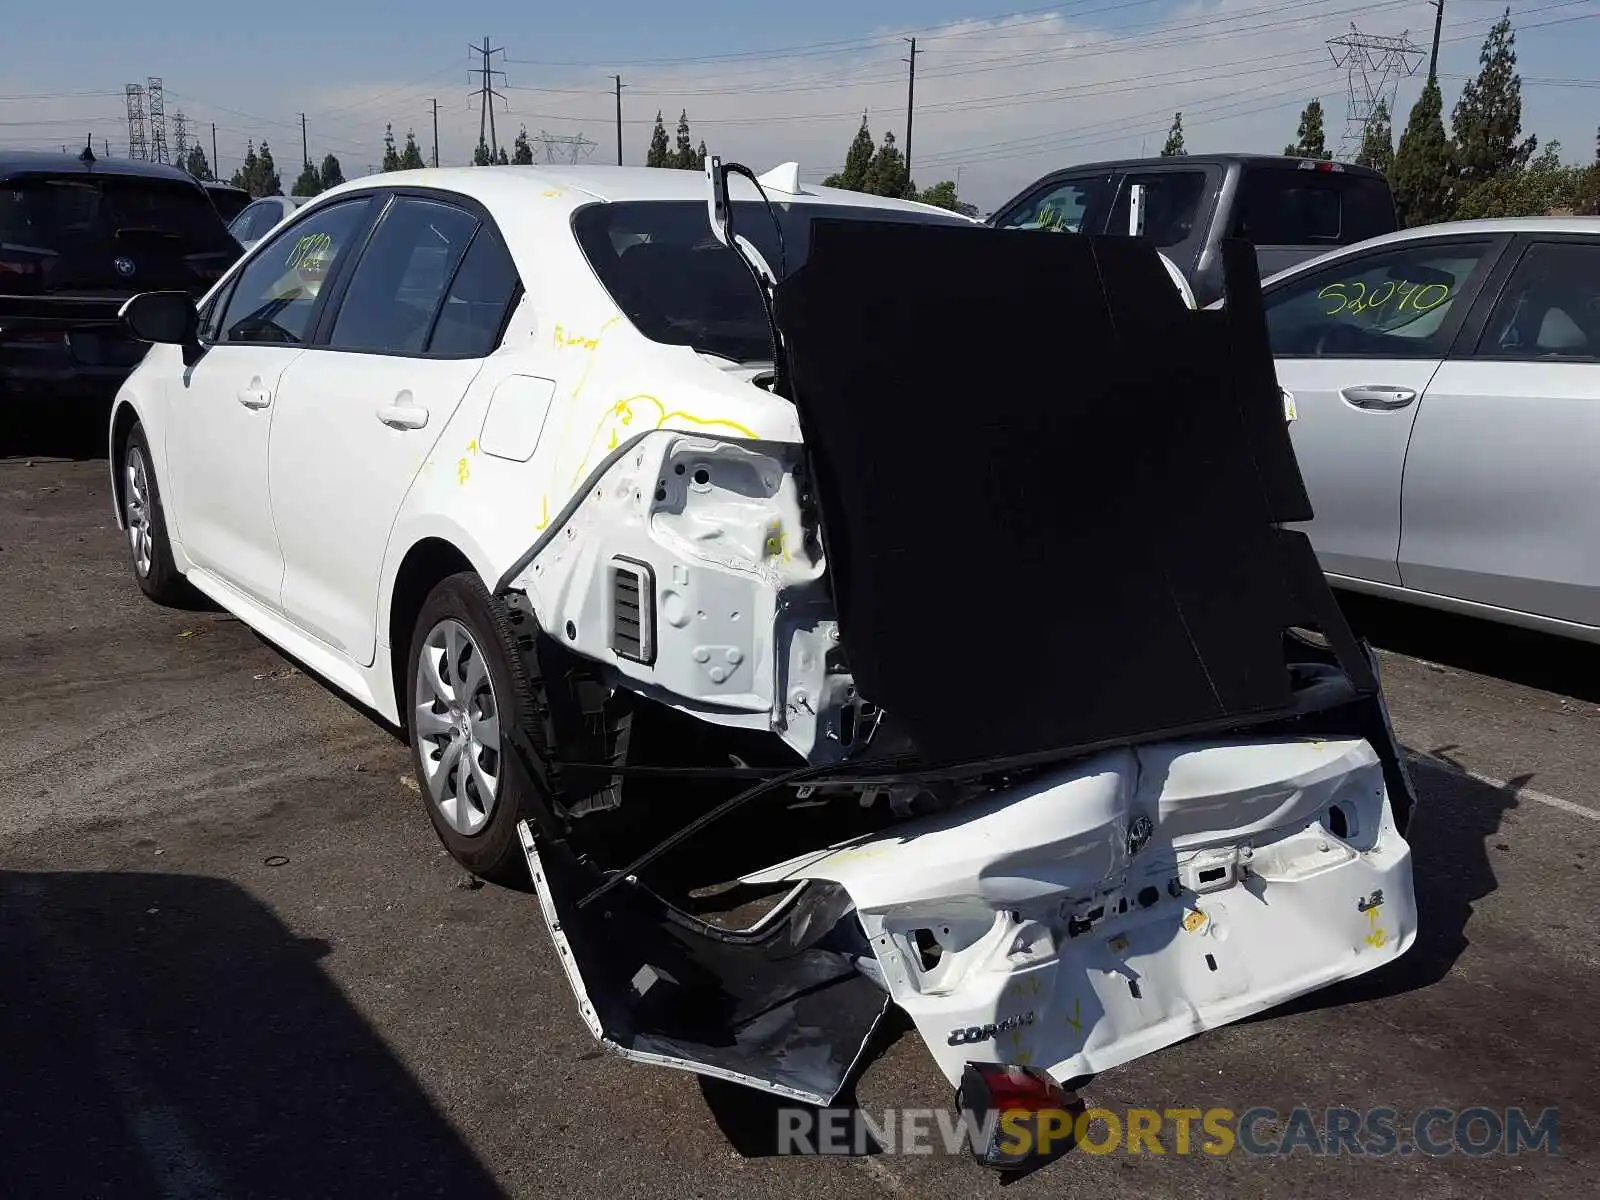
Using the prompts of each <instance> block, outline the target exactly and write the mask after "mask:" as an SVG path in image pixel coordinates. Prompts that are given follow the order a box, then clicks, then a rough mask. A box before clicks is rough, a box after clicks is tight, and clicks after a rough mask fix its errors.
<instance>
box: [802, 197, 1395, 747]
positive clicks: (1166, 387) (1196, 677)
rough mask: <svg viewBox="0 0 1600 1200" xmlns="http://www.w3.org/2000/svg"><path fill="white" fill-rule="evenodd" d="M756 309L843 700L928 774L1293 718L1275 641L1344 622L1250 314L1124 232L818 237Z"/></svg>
mask: <svg viewBox="0 0 1600 1200" xmlns="http://www.w3.org/2000/svg"><path fill="white" fill-rule="evenodd" d="M1228 261H1229V264H1230V268H1231V271H1232V273H1231V274H1230V276H1229V281H1230V287H1232V288H1233V289H1234V291H1235V292H1238V293H1240V294H1244V293H1247V292H1248V290H1249V287H1250V286H1251V285H1252V284H1253V283H1254V280H1253V279H1252V278H1250V277H1249V276H1248V274H1247V270H1248V263H1247V262H1245V261H1244V260H1241V259H1239V258H1238V257H1237V256H1232V257H1230V258H1229V260H1228ZM868 279H893V280H894V281H895V295H894V298H893V300H892V302H891V301H889V300H888V299H887V298H886V297H885V296H884V295H883V294H882V292H881V290H879V289H875V288H871V287H864V286H863V284H862V281H863V280H868ZM776 311H777V317H778V322H779V325H780V327H781V329H782V331H783V336H784V340H785V345H786V347H787V349H788V353H789V357H790V365H791V372H792V381H793V396H794V400H795V403H796V406H797V408H798V410H799V414H800V419H801V426H802V430H803V433H804V436H805V442H806V448H807V453H808V457H809V461H810V463H811V466H812V475H813V477H814V480H815V483H816V491H817V503H818V508H819V511H820V522H821V527H822V538H823V542H824V545H825V547H826V550H827V555H828V564H829V579H830V583H831V587H832V593H833V597H834V600H835V603H836V605H837V608H838V618H839V622H840V630H841V634H842V638H843V644H844V647H845V650H846V653H847V654H848V656H849V659H850V663H851V668H852V672H853V674H854V676H855V681H856V684H857V686H858V687H859V689H860V691H861V693H862V694H863V695H864V696H866V697H867V698H869V699H871V700H873V701H874V702H876V703H877V704H879V705H880V706H881V707H882V708H883V709H884V710H885V711H886V712H888V713H890V714H892V715H893V717H894V718H895V719H896V720H897V721H898V722H900V723H902V724H903V725H904V726H905V727H906V728H907V729H909V730H910V731H911V736H912V740H913V741H914V742H915V744H916V745H917V746H918V748H919V749H920V750H921V751H922V752H923V753H924V754H925V755H926V756H927V757H929V758H930V759H931V760H934V761H949V760H959V759H962V758H968V757H983V756H987V755H999V754H1011V753H1030V752H1034V751H1047V750H1049V749H1052V748H1056V749H1061V750H1063V751H1066V750H1070V748H1072V747H1074V746H1079V745H1083V744H1087V743H1091V742H1095V741H1098V740H1101V739H1104V738H1108V737H1117V736H1127V737H1131V738H1137V737H1140V736H1142V735H1144V734H1146V733H1147V732H1148V731H1150V730H1155V729H1169V728H1176V727H1183V726H1187V725H1201V724H1204V723H1206V722H1213V723H1216V724H1218V725H1225V724H1229V723H1233V724H1236V723H1239V722H1249V721H1267V720H1272V719H1276V718H1278V717H1281V716H1282V715H1284V714H1285V713H1287V712H1288V711H1289V710H1290V708H1291V707H1292V702H1293V697H1292V693H1291V686H1290V677H1289V672H1288V667H1287V663H1286V660H1285V657H1284V652H1283V644H1282V640H1283V631H1284V630H1285V629H1286V628H1288V627H1290V626H1292V625H1296V624H1317V625H1319V626H1322V627H1324V628H1326V623H1327V622H1329V621H1331V622H1332V623H1334V624H1335V625H1337V626H1339V627H1340V629H1342V621H1341V620H1340V618H1339V616H1338V613H1337V609H1336V606H1334V605H1332V603H1331V595H1329V594H1328V592H1327V585H1326V583H1325V581H1324V580H1323V578H1322V575H1321V572H1320V570H1318V569H1317V566H1316V562H1315V557H1314V556H1313V555H1311V554H1310V553H1309V551H1308V548H1307V547H1306V546H1304V545H1303V543H1304V541H1305V539H1304V536H1303V535H1301V534H1299V533H1291V532H1287V531H1284V530H1282V529H1280V528H1279V523H1280V522H1283V521H1286V520H1297V519H1301V517H1302V516H1303V515H1307V514H1306V510H1307V507H1308V506H1307V504H1306V500H1305V494H1304V488H1303V486H1302V485H1301V484H1300V481H1299V477H1298V472H1297V470H1296V469H1295V465H1294V458H1293V451H1292V448H1291V447H1290V444H1289V441H1288V435H1287V431H1286V429H1285V426H1284V419H1283V406H1282V401H1281V397H1280V395H1279V393H1278V391H1277V388H1276V384H1275V383H1273V382H1272V381H1271V358H1270V355H1269V354H1268V353H1267V351H1266V344H1265V340H1264V339H1265V334H1264V330H1256V329H1255V328H1254V325H1253V323H1252V317H1256V318H1258V317H1259V310H1252V309H1251V308H1250V307H1249V306H1248V305H1240V306H1237V307H1236V306H1234V305H1233V304H1231V303H1230V304H1229V306H1228V309H1227V310H1225V311H1223V312H1194V311H1191V310H1189V309H1188V308H1186V307H1185V305H1184V304H1183V302H1182V300H1181V298H1180V297H1179V296H1177V295H1176V294H1175V292H1174V290H1173V288H1172V286H1171V283H1170V280H1169V279H1168V278H1167V276H1166V274H1165V272H1164V270H1163V268H1162V266H1161V264H1160V261H1159V258H1158V256H1157V255H1156V253H1155V252H1154V250H1153V249H1151V248H1150V247H1149V246H1147V245H1144V244H1143V243H1140V242H1138V241H1135V240H1130V239H1126V238H1106V239H1097V238H1079V237H1071V238H1065V237H1064V238H1049V239H1041V238H1035V237H1031V236H1029V235H1027V234H1025V233H1018V234H1014V235H1013V234H1010V233H1008V232H1006V231H997V230H987V229H967V228H961V227H942V226H913V225H904V226H893V225H889V224H881V225H877V226H869V225H864V224H860V223H855V224H845V223H836V222H831V221H827V220H818V221H816V222H814V225H813V229H812V236H811V244H810V251H809V255H808V258H807V260H806V262H805V264H804V266H802V267H801V268H800V269H799V270H798V271H796V272H795V273H794V274H793V275H792V276H790V277H789V278H788V279H786V280H785V281H783V282H782V283H780V284H779V286H778V288H777V290H776ZM1041 320H1047V321H1048V325H1041ZM1258 335H1259V336H1258ZM885 347H893V353H892V354H891V353H886V352H885ZM1258 359H1259V362H1258V361H1257V360H1258ZM1262 364H1264V367H1265V372H1264V373H1263V370H1261V369H1260V368H1261V367H1262ZM957 548H958V549H959V563H960V566H959V569H955V570H949V569H945V568H944V566H943V564H945V563H948V562H950V561H952V559H951V555H952V552H953V550H956V549H957ZM1324 597H1326V598H1327V600H1328V603H1327V604H1324V603H1323V602H1322V601H1323V599H1324ZM953 619H954V620H956V621H958V622H959V623H960V626H961V627H962V629H963V630H964V632H963V635H962V640H963V650H962V653H960V654H959V655H952V654H949V653H947V652H945V647H946V646H947V644H948V640H949V637H950V636H951V629H952V620H953ZM1330 636H1332V634H1330ZM1336 641H1337V642H1340V643H1344V644H1343V645H1341V646H1340V655H1341V660H1343V659H1344V658H1345V657H1346V655H1345V653H1344V651H1345V649H1347V648H1348V647H1349V646H1353V642H1350V641H1349V640H1348V639H1347V638H1343V637H1340V638H1337V639H1336ZM1352 658H1353V661H1343V662H1342V665H1343V666H1344V668H1345V670H1346V673H1347V674H1348V675H1350V677H1351V678H1352V680H1354V681H1356V682H1357V684H1358V686H1360V687H1361V688H1362V689H1363V690H1368V691H1370V690H1371V688H1372V686H1373V684H1372V680H1371V678H1370V676H1368V675H1367V673H1366V671H1365V668H1364V664H1363V663H1362V662H1361V660H1360V658H1359V656H1358V655H1357V656H1352ZM952 697H965V698H967V699H966V700H964V701H963V702H961V703H953V702H952Z"/></svg>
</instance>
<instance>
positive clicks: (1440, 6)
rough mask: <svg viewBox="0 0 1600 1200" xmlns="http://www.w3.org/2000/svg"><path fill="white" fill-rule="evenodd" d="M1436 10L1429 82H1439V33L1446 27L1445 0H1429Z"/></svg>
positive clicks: (1429, 61) (1429, 60)
mask: <svg viewBox="0 0 1600 1200" xmlns="http://www.w3.org/2000/svg"><path fill="white" fill-rule="evenodd" d="M1428 3H1429V4H1431V5H1433V7H1434V9H1435V10H1436V11H1435V12H1434V14H1433V54H1432V56H1431V57H1430V58H1429V59H1428V82H1429V83H1438V82H1439V34H1440V32H1441V31H1442V30H1443V29H1444V0H1428Z"/></svg>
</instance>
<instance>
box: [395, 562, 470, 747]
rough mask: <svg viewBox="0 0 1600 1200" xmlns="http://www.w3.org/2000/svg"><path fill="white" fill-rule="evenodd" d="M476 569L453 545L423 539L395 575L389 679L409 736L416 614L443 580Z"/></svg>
mask: <svg viewBox="0 0 1600 1200" xmlns="http://www.w3.org/2000/svg"><path fill="white" fill-rule="evenodd" d="M476 569H477V568H476V567H475V566H474V565H473V563H472V560H471V559H470V558H468V557H467V555H466V553H465V552H464V551H462V550H461V549H460V547H458V546H456V545H455V544H454V543H452V542H449V541H446V540H445V539H444V538H441V537H424V538H421V539H420V540H418V541H417V542H415V543H413V544H412V546H411V547H410V548H409V549H408V550H407V551H406V553H405V557H404V558H402V559H401V560H400V566H399V568H398V569H397V570H396V571H395V576H394V587H393V589H392V590H391V592H390V596H389V619H388V624H387V626H386V629H387V632H388V637H389V679H390V683H391V685H392V686H393V687H394V698H395V711H396V713H397V716H398V724H399V725H400V727H401V728H402V729H404V730H405V731H406V732H407V733H408V734H409V733H410V731H411V720H410V712H409V710H408V706H407V703H406V672H407V670H408V669H409V664H408V663H407V661H406V656H407V654H408V653H409V652H410V646H411V633H412V627H413V626H414V625H415V624H416V621H417V614H418V613H420V612H421V611H422V605H423V602H424V601H426V600H427V598H428V593H429V592H431V591H433V589H434V588H435V587H436V586H438V584H439V583H440V582H441V581H442V580H445V579H447V578H449V577H450V576H451V575H455V574H458V573H460V572H462V571H475V570H476Z"/></svg>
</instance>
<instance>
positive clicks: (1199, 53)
mask: <svg viewBox="0 0 1600 1200" xmlns="http://www.w3.org/2000/svg"><path fill="white" fill-rule="evenodd" d="M1080 7H1081V6H1080ZM1100 7H1101V8H1102V9H1103V8H1104V7H1105V6H1104V5H1101V6H1100ZM1419 8H1427V6H1426V5H1425V4H1422V3H1419V2H1418V0H1398V2H1390V3H1388V4H1381V5H1374V4H1372V3H1366V4H1363V3H1361V0H1284V2H1282V3H1279V4H1276V5H1274V6H1271V7H1268V6H1267V5H1266V4H1265V3H1264V2H1263V0H1225V2H1223V3H1220V4H1218V3H1209V4H1192V5H1189V6H1186V7H1185V8H1184V9H1182V10H1180V11H1178V12H1177V13H1175V14H1170V15H1168V16H1167V17H1166V19H1165V20H1163V21H1161V22H1160V23H1159V24H1157V23H1156V22H1154V21H1153V20H1151V19H1150V18H1149V17H1148V16H1143V15H1141V14H1140V12H1139V8H1138V7H1137V6H1135V7H1133V8H1129V9H1127V10H1126V14H1127V18H1128V19H1129V20H1132V21H1138V22H1139V24H1138V25H1136V26H1133V27H1128V26H1124V27H1123V28H1121V29H1118V30H1109V31H1108V30H1105V29H1097V28H1094V27H1092V26H1090V25H1089V24H1087V23H1080V22H1074V21H1073V20H1072V19H1071V17H1070V16H1054V17H1046V18H1040V17H1022V18H1014V19H1011V20H1007V21H1000V22H983V23H976V22H968V23H962V24H957V25H951V26H947V27H945V28H942V29H940V30H937V31H935V32H933V33H919V34H918V45H917V48H918V52H919V53H918V58H917V79H916V108H915V118H914V125H913V136H912V166H913V173H914V174H915V176H916V178H917V180H918V182H919V183H921V184H923V185H924V186H926V185H928V184H931V183H934V182H937V180H938V179H942V178H954V177H955V175H956V173H957V170H958V168H959V170H960V172H961V186H962V191H963V193H964V194H965V195H967V196H969V197H970V198H972V199H973V200H974V201H975V202H977V203H980V204H985V205H987V204H993V203H997V202H998V201H1000V200H1002V199H1003V198H1004V197H1005V196H1006V195H1008V194H1010V192H1011V191H1013V190H1015V189H1016V188H1017V187H1020V186H1022V185H1023V184H1025V183H1026V182H1027V181H1028V180H1030V179H1032V178H1034V177H1036V176H1037V175H1039V174H1041V173H1042V172H1044V171H1046V170H1049V169H1052V168H1054V167H1056V166H1059V165H1062V164H1065V163H1069V162H1072V161H1074V160H1077V161H1082V160H1084V159H1085V158H1094V157H1109V156H1114V155H1118V154H1124V153H1138V152H1139V151H1140V149H1141V146H1143V147H1144V149H1145V150H1146V151H1147V152H1148V153H1152V154H1153V153H1155V152H1156V151H1157V150H1159V149H1160V146H1161V143H1162V141H1163V140H1164V138H1165V135H1166V129H1167V126H1168V124H1169V123H1170V121H1171V118H1172V114H1173V113H1174V112H1175V111H1178V110H1183V111H1184V112H1185V118H1184V128H1185V133H1186V137H1187V141H1188V146H1189V149H1190V150H1191V151H1199V150H1224V149H1251V150H1268V151H1277V150H1280V149H1282V147H1283V145H1284V144H1285V143H1286V142H1288V141H1292V140H1293V135H1294V130H1295V124H1296V121H1297V118H1298V113H1299V109H1300V107H1301V106H1303V105H1304V103H1305V102H1306V100H1308V99H1310V98H1312V97H1314V96H1319V95H1320V96H1322V97H1323V100H1324V104H1325V106H1326V107H1328V109H1329V114H1328V121H1329V136H1330V140H1336V139H1337V137H1338V134H1339V132H1340V131H1341V129H1342V127H1343V110H1344V105H1343V97H1344V90H1345V88H1344V81H1343V75H1342V73H1341V72H1340V71H1338V70H1337V69H1336V68H1335V67H1334V66H1333V63H1332V60H1331V58H1330V57H1329V55H1328V52H1327V50H1326V48H1325V46H1324V44H1323V43H1324V41H1325V39H1326V38H1328V37H1330V36H1336V35H1337V34H1339V33H1340V32H1342V31H1343V30H1344V29H1345V28H1347V26H1348V22H1349V20H1350V12H1351V10H1352V9H1360V10H1362V11H1364V12H1365V13H1366V14H1367V16H1368V17H1372V18H1378V19H1381V18H1382V17H1383V15H1384V14H1385V13H1391V14H1394V16H1395V19H1396V20H1397V21H1399V20H1403V19H1405V18H1406V17H1407V16H1409V17H1410V18H1413V19H1414V18H1415V17H1416V15H1417V10H1418V9H1419ZM1150 11H1151V9H1149V8H1145V10H1144V12H1145V13H1149V12H1150ZM1428 11H1430V12H1431V9H1428ZM907 49H908V47H907V46H906V44H905V43H904V42H902V41H901V40H900V37H899V35H898V34H889V35H886V36H885V38H884V40H883V41H882V42H881V43H879V44H878V45H875V46H872V47H869V48H866V49H865V50H858V51H855V52H853V53H848V54H831V53H830V54H827V55H796V56H793V57H788V58H781V59H769V60H766V61H745V60H730V61H723V62H716V63H705V64H694V65H681V66H671V65H659V66H649V65H640V66H637V67H634V68H632V69H629V68H627V67H622V68H619V69H620V70H621V71H622V73H623V79H624V83H625V84H626V87H625V88H624V91H623V105H624V118H625V123H624V131H623V140H624V155H625V158H626V160H627V161H629V162H638V161H642V159H643V155H644V152H645V148H646V146H647V144H648V142H649V137H650V130H651V122H652V121H653V119H654V117H655V113H656V111H657V110H658V109H659V110H661V112H662V114H663V117H664V118H665V121H666V124H667V129H668V133H669V136H670V135H671V133H672V132H673V129H674V126H675V124H676V120H677V116H678V113H679V111H680V110H681V109H687V110H688V115H689V123H690V128H691V133H692V136H693V138H694V140H696V141H699V140H701V139H704V140H705V142H706V144H707V145H708V147H710V148H711V149H713V150H714V151H716V152H717V153H719V154H721V155H723V156H724V157H725V158H735V159H738V160H740V161H742V162H745V163H747V164H748V165H751V166H753V167H756V168H757V169H765V168H766V167H768V166H770V165H773V164H775V163H778V162H781V161H784V160H787V159H797V160H798V161H799V162H800V163H801V166H802V169H803V171H804V172H805V174H806V176H807V177H808V178H813V179H815V178H819V177H820V176H821V175H823V174H826V173H827V172H829V171H832V170H835V169H837V168H838V166H839V165H840V164H841V162H842V161H843V157H844V151H845V149H846V147H847V146H848V144H849V142H850V139H851V137H852V136H853V135H854V133H855V130H856V127H857V125H858V124H859V122H860V119H861V114H862V112H863V111H865V112H866V114H867V118H868V123H869V126H870V128H871V130H872V132H873V135H874V137H879V138H881V136H882V134H883V133H884V131H885V130H892V131H893V132H894V133H895V135H896V138H897V140H899V141H901V142H902V143H903V142H904V134H905V114H906V65H905V63H904V62H903V61H902V60H903V59H904V57H905V56H906V52H907ZM513 57H514V56H513ZM504 69H505V71H506V72H507V76H508V86H505V87H504V88H503V89H502V90H503V91H504V94H505V96H506V100H507V107H508V108H509V112H507V111H505V109H502V110H501V111H499V112H498V113H497V115H496V121H497V128H498V130H499V134H500V140H501V142H502V143H509V141H510V139H511V137H512V136H514V134H515V132H516V130H517V128H518V126H519V125H521V124H526V125H527V127H528V129H529V130H530V132H531V133H533V134H535V135H537V133H538V132H539V130H540V129H541V128H542V129H544V130H546V131H548V132H550V133H552V134H559V135H572V134H580V133H581V134H582V135H583V136H585V137H586V138H588V139H589V140H591V141H592V142H594V143H596V145H595V147H594V149H593V151H592V153H591V159H592V161H595V162H614V161H615V153H616V141H615V124H614V122H615V101H614V99H613V97H612V95H611V94H610V93H609V89H608V86H607V85H608V83H609V80H608V79H607V78H606V77H605V76H604V75H603V74H602V70H603V69H602V68H596V69H595V71H594V72H592V73H583V74H578V73H575V72H573V71H571V70H569V69H558V68H549V67H540V66H536V65H531V64H520V63H517V62H515V61H513V62H508V63H507V64H505V67H504ZM395 92H396V90H395V89H393V88H383V87H373V88H340V89H335V90H330V91H327V92H324V93H321V94H319V95H317V96H314V97H309V98H308V99H307V101H306V103H307V106H308V108H309V109H311V110H313V111H314V110H316V109H326V110H335V109H344V114H343V116H344V119H345V120H347V121H348V122H349V127H351V128H352V129H353V127H354V126H355V125H356V124H357V122H358V120H360V122H361V123H363V124H365V125H366V126H367V128H369V129H372V128H375V129H376V131H377V132H376V135H374V134H373V133H368V134H367V135H366V136H367V137H368V138H369V139H372V140H373V142H374V144H376V138H377V137H381V132H382V125H381V120H382V118H381V116H380V113H381V112H383V111H394V110H401V111H408V112H417V111H424V112H425V109H426V106H425V103H424V101H425V98H426V97H427V96H429V95H431V94H433V93H432V92H430V91H429V90H428V88H427V87H426V86H423V87H421V88H417V89H411V90H410V91H409V92H408V91H407V90H405V89H401V90H399V92H398V94H395ZM375 93H376V94H379V95H386V99H382V100H374V99H373V96H374V94H375ZM351 105H356V106H359V107H357V108H355V109H351V108H349V107H348V106H351ZM368 113H370V114H371V115H370V116H366V114H368ZM478 126H479V117H478V113H477V111H476V109H470V110H469V109H468V108H467V106H466V102H465V101H457V102H455V103H453V104H451V105H450V106H448V107H447V106H443V105H441V108H440V113H439V137H440V144H441V158H442V159H443V160H444V161H450V160H456V161H460V160H461V159H462V157H463V156H465V155H466V154H468V153H469V152H470V149H471V146H472V145H473V144H474V143H475V142H476V140H477V136H478ZM416 127H417V132H418V140H419V142H420V143H422V145H423V149H424V153H427V151H428V142H429V140H430V138H431V127H430V126H429V125H428V121H427V118H426V117H425V116H424V117H423V119H422V120H419V121H418V122H417V125H416ZM343 128H345V126H341V129H343ZM402 132H403V128H402ZM345 136H353V133H352V134H347V135H345ZM375 153H376V152H375Z"/></svg>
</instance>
